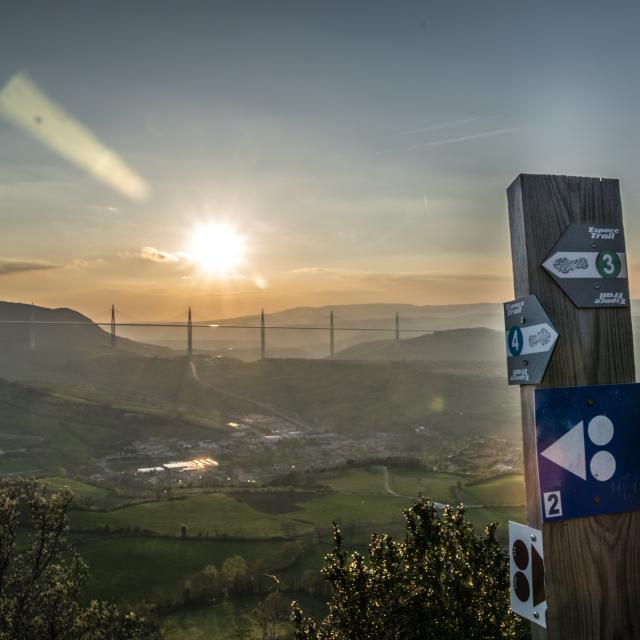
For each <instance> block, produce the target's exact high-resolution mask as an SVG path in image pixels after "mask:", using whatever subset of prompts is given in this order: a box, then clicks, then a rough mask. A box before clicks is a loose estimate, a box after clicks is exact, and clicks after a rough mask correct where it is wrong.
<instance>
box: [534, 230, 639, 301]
mask: <svg viewBox="0 0 640 640" xmlns="http://www.w3.org/2000/svg"><path fill="white" fill-rule="evenodd" d="M542 266H543V267H544V268H545V269H546V270H547V272H548V273H549V275H550V276H551V277H552V278H553V279H554V280H555V281H556V283H557V284H558V286H559V287H560V288H561V289H562V290H563V291H564V292H565V293H566V294H567V295H568V296H569V298H571V301H572V302H573V304H575V305H576V307H583V308H585V307H589V308H596V309H598V308H607V307H628V306H629V279H628V277H627V257H626V253H625V244H624V231H623V230H622V229H621V228H609V227H599V226H597V225H590V224H570V225H569V226H568V227H567V228H566V230H565V232H564V233H563V234H562V237H561V238H560V240H558V242H557V243H556V245H555V247H554V248H553V249H552V250H551V254H550V255H549V257H548V258H547V259H546V260H545V261H544V263H543V264H542Z"/></svg>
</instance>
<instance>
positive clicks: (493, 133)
mask: <svg viewBox="0 0 640 640" xmlns="http://www.w3.org/2000/svg"><path fill="white" fill-rule="evenodd" d="M516 131H520V127H508V128H506V129H493V130H491V131H482V132H480V133H472V134H469V135H467V136H458V137H456V138H446V139H444V140H433V141H431V142H423V143H420V144H412V145H411V146H410V147H400V148H397V149H385V150H384V151H380V152H379V153H380V154H386V153H397V152H398V151H413V150H414V149H424V148H427V147H439V146H442V145H446V144H457V143H459V142H468V141H470V140H481V139H483V138H492V137H494V136H502V135H505V134H507V133H515V132H516Z"/></svg>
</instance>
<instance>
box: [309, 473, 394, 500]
mask: <svg viewBox="0 0 640 640" xmlns="http://www.w3.org/2000/svg"><path fill="white" fill-rule="evenodd" d="M323 476H328V477H323ZM383 477H384V474H383V469H382V467H355V468H353V469H345V470H343V471H339V472H336V473H331V472H329V473H326V474H322V475H321V476H319V482H320V484H322V485H324V486H327V487H329V488H331V489H333V490H334V491H337V492H339V493H364V494H367V495H369V494H375V493H379V494H385V493H386V491H385V489H384V484H383Z"/></svg>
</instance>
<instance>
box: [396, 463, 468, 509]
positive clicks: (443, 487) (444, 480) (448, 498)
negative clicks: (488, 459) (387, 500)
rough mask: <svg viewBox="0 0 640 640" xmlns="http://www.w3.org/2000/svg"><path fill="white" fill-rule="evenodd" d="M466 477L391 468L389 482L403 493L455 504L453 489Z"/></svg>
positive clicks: (454, 474)
mask: <svg viewBox="0 0 640 640" xmlns="http://www.w3.org/2000/svg"><path fill="white" fill-rule="evenodd" d="M464 480H465V478H464V476H462V475H459V474H456V473H435V472H426V471H409V470H405V469H393V470H390V479H389V484H390V485H391V488H392V489H393V490H394V491H396V492H397V493H399V494H401V495H406V496H414V497H418V496H423V497H425V498H428V499H429V500H433V501H435V502H444V503H446V504H455V503H456V502H457V500H456V499H455V496H454V493H453V489H454V488H455V487H456V485H457V483H458V482H464Z"/></svg>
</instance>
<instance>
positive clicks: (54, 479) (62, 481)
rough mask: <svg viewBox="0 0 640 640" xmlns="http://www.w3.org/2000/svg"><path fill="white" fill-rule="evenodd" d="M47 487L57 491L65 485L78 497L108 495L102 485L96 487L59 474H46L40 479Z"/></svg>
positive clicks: (103, 496) (104, 496)
mask: <svg viewBox="0 0 640 640" xmlns="http://www.w3.org/2000/svg"><path fill="white" fill-rule="evenodd" d="M40 480H41V482H42V483H43V484H45V485H46V486H47V487H48V488H49V489H53V490H54V491H57V490H58V489H62V488H63V487H66V488H68V489H71V491H73V494H74V496H76V497H78V498H106V497H107V496H108V495H109V491H107V490H106V489H104V488H102V487H98V486H96V485H94V484H88V483H86V482H80V481H78V480H73V479H72V478H62V477H60V476H47V477H46V478H41V479H40Z"/></svg>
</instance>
